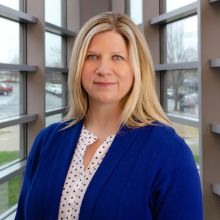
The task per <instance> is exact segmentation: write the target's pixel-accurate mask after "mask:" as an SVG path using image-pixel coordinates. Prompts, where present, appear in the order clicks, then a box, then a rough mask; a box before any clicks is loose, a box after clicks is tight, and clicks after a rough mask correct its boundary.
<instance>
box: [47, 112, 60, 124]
mask: <svg viewBox="0 0 220 220" xmlns="http://www.w3.org/2000/svg"><path fill="white" fill-rule="evenodd" d="M61 120H62V114H56V115H51V116H48V117H46V126H49V125H51V124H53V123H55V122H59V121H61Z"/></svg>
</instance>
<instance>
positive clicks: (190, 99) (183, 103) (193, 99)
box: [180, 93, 199, 111]
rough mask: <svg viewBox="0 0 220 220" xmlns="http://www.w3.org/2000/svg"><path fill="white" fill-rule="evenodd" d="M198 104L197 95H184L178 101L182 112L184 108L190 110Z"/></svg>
mask: <svg viewBox="0 0 220 220" xmlns="http://www.w3.org/2000/svg"><path fill="white" fill-rule="evenodd" d="M198 102H199V95H198V93H192V94H187V95H184V96H183V97H182V98H181V99H180V110H181V111H183V110H184V108H191V107H194V106H195V105H196V104H198Z"/></svg>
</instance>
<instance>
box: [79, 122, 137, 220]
mask: <svg viewBox="0 0 220 220" xmlns="http://www.w3.org/2000/svg"><path fill="white" fill-rule="evenodd" d="M135 130H136V129H132V128H128V127H125V126H123V127H122V128H121V129H120V131H119V133H118V134H117V135H116V137H115V139H114V140H113V142H112V145H111V146H110V148H109V150H108V152H107V154H106V156H105V158H104V159H103V161H102V163H101V164H100V166H99V168H98V169H97V171H96V173H95V175H94V176H93V178H92V180H91V182H90V184H89V186H88V188H87V190H86V193H85V195H84V198H83V201H82V205H81V208H80V214H79V220H88V219H90V217H91V214H92V209H93V206H94V204H95V202H96V199H97V197H98V195H99V193H100V192H101V190H102V187H103V186H104V185H105V183H106V181H107V179H108V178H109V176H110V175H111V173H112V172H113V171H114V169H117V164H118V163H119V161H120V159H121V158H122V156H123V155H124V154H125V153H126V151H127V150H128V148H129V146H130V145H131V143H132V141H133V140H134V137H135V135H136V132H135Z"/></svg>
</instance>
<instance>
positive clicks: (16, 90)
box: [0, 71, 23, 119]
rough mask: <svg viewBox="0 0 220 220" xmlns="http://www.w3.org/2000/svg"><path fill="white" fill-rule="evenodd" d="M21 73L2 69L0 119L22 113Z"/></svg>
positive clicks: (0, 75)
mask: <svg viewBox="0 0 220 220" xmlns="http://www.w3.org/2000/svg"><path fill="white" fill-rule="evenodd" d="M20 86H21V85H20V75H19V73H17V72H7V71H0V119H2V118H7V117H10V116H15V115H20V114H22V113H23V112H22V110H21V105H22V103H21V99H20V90H21V89H20Z"/></svg>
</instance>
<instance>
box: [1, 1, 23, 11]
mask: <svg viewBox="0 0 220 220" xmlns="http://www.w3.org/2000/svg"><path fill="white" fill-rule="evenodd" d="M0 4H2V5H4V6H7V7H10V8H13V9H15V10H19V0H10V1H9V0H0Z"/></svg>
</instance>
